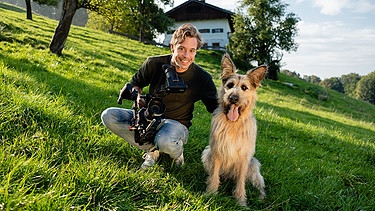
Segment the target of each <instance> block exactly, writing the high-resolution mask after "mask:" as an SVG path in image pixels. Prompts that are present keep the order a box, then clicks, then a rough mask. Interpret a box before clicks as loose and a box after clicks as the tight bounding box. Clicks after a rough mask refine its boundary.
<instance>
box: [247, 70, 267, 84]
mask: <svg viewBox="0 0 375 211" xmlns="http://www.w3.org/2000/svg"><path fill="white" fill-rule="evenodd" d="M267 68H268V66H266V65H262V66H259V67H257V68H255V69H252V70H249V71H248V72H247V73H246V75H247V77H248V78H249V79H250V81H251V84H252V85H253V86H254V87H255V88H257V87H258V86H259V85H260V82H261V81H262V79H263V78H264V75H265V74H266V72H267Z"/></svg>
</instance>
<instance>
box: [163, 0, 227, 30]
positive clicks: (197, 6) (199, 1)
mask: <svg viewBox="0 0 375 211" xmlns="http://www.w3.org/2000/svg"><path fill="white" fill-rule="evenodd" d="M166 15H167V16H168V17H169V18H172V19H174V20H175V21H176V22H191V21H198V20H215V19H227V20H228V22H229V26H230V29H231V31H234V30H233V21H232V16H233V15H234V13H233V12H231V11H229V10H225V9H222V8H220V7H217V6H214V5H211V4H208V3H206V2H205V1H204V0H188V1H186V2H184V3H182V4H181V5H179V6H177V7H175V8H173V9H171V10H169V11H168V12H166Z"/></svg>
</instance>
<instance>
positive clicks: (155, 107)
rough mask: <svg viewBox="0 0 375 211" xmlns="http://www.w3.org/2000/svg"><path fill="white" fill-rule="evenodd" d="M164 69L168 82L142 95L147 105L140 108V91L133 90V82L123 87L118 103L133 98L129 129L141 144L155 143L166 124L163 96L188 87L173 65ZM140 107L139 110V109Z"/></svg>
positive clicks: (166, 65) (165, 65) (165, 66)
mask: <svg viewBox="0 0 375 211" xmlns="http://www.w3.org/2000/svg"><path fill="white" fill-rule="evenodd" d="M163 69H164V72H165V76H166V84H165V85H162V86H161V87H160V88H158V89H157V90H156V91H155V92H154V93H153V94H146V95H141V96H140V97H141V98H143V99H145V102H146V107H145V108H139V106H138V103H137V96H138V91H137V90H135V89H134V90H132V89H133V87H132V85H131V84H129V83H127V84H125V86H124V87H123V88H122V89H121V91H120V94H119V98H118V100H117V103H118V104H122V100H123V99H127V100H132V101H133V102H134V103H133V106H132V110H133V119H132V123H131V125H130V126H129V129H130V130H132V131H134V132H135V133H134V139H135V142H136V143H138V144H139V145H143V144H145V143H152V144H153V143H154V138H155V135H156V133H157V131H158V130H159V129H160V127H161V126H162V125H163V124H164V119H163V118H162V115H163V114H164V112H165V105H164V103H163V101H162V98H163V97H164V96H166V95H168V94H169V93H183V92H185V90H186V89H187V85H186V84H185V83H184V81H183V80H182V79H181V78H179V77H178V75H177V73H176V70H175V69H174V68H173V66H171V65H168V64H164V65H163ZM138 109H139V110H138Z"/></svg>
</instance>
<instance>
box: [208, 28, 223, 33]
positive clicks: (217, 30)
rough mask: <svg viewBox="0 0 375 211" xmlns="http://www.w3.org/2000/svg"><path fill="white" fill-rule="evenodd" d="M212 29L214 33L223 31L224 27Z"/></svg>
mask: <svg viewBox="0 0 375 211" xmlns="http://www.w3.org/2000/svg"><path fill="white" fill-rule="evenodd" d="M211 31H212V33H223V32H224V29H223V28H216V29H212V30H211Z"/></svg>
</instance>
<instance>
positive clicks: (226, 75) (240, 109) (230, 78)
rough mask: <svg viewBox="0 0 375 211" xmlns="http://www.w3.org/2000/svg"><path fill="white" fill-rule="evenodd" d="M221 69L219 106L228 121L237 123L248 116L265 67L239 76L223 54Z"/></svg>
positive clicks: (230, 61)
mask: <svg viewBox="0 0 375 211" xmlns="http://www.w3.org/2000/svg"><path fill="white" fill-rule="evenodd" d="M221 68H222V74H221V80H222V86H221V88H220V91H219V102H220V106H222V108H223V111H224V112H225V114H226V115H227V118H228V119H229V120H231V121H237V119H238V118H240V117H241V115H245V116H248V115H250V112H251V108H252V107H253V106H254V104H255V101H256V98H257V95H256V88H257V87H258V86H260V82H261V81H262V79H263V77H264V75H265V73H266V71H267V66H265V65H263V66H259V67H257V68H255V69H252V70H249V71H248V72H247V73H246V75H240V74H237V70H236V67H235V65H234V63H233V61H232V60H231V59H230V56H229V54H227V53H225V54H224V56H223V58H222V60H221Z"/></svg>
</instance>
